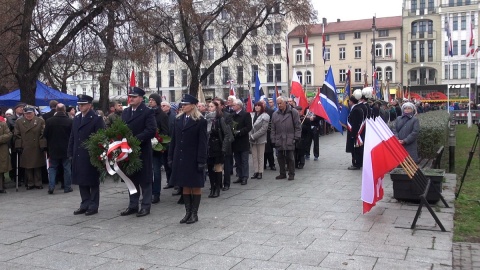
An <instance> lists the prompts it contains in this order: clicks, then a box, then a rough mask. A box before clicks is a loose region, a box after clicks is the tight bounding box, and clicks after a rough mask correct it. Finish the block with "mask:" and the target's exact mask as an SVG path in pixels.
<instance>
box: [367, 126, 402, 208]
mask: <svg viewBox="0 0 480 270" xmlns="http://www.w3.org/2000/svg"><path fill="white" fill-rule="evenodd" d="M385 126H386V124H385V122H383V120H382V119H381V118H380V117H377V118H376V119H375V120H374V119H372V118H368V119H366V127H367V128H366V133H365V144H364V145H365V148H364V152H363V169H362V192H361V197H362V201H363V213H364V214H365V213H367V212H369V211H370V210H371V209H372V208H373V206H375V204H376V203H377V202H378V201H380V200H381V199H382V198H383V177H384V176H385V174H386V173H388V172H390V171H391V170H392V169H394V168H395V167H397V166H398V165H399V164H400V163H401V162H403V161H404V160H405V158H407V156H408V153H407V152H406V151H405V149H404V148H403V146H402V145H400V143H399V142H398V139H397V138H395V136H393V133H392V132H391V130H390V129H389V128H388V126H387V127H386V128H385ZM402 149H403V150H402Z"/></svg>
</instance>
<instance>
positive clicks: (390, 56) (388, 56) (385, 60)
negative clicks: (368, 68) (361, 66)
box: [375, 55, 396, 62]
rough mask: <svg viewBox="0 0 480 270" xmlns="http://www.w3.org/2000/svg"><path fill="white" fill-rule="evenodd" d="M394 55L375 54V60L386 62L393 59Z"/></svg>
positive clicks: (394, 58)
mask: <svg viewBox="0 0 480 270" xmlns="http://www.w3.org/2000/svg"><path fill="white" fill-rule="evenodd" d="M395 60H396V57H393V56H392V55H384V56H375V61H379V62H388V61H395Z"/></svg>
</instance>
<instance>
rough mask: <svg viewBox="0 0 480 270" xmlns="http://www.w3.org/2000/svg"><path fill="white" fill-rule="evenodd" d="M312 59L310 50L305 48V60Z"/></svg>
mask: <svg viewBox="0 0 480 270" xmlns="http://www.w3.org/2000/svg"><path fill="white" fill-rule="evenodd" d="M311 60H312V51H310V49H308V50H307V49H305V61H308V62H310V61H311Z"/></svg>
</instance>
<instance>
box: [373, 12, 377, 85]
mask: <svg viewBox="0 0 480 270" xmlns="http://www.w3.org/2000/svg"><path fill="white" fill-rule="evenodd" d="M376 30H377V26H376V25H375V16H373V20H372V33H373V45H372V86H373V87H375V85H374V84H375V79H374V76H373V74H375V72H376V71H377V69H376V68H375V50H376V46H375V31H376ZM375 90H376V89H375Z"/></svg>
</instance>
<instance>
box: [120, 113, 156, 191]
mask: <svg viewBox="0 0 480 270" xmlns="http://www.w3.org/2000/svg"><path fill="white" fill-rule="evenodd" d="M122 120H123V121H124V122H125V123H126V124H127V126H128V127H129V128H130V130H131V131H132V134H133V136H135V137H136V138H137V139H138V140H139V141H140V142H141V143H140V148H141V149H140V151H141V154H140V159H141V160H142V164H143V167H142V169H141V170H140V171H138V172H136V173H134V174H133V175H129V177H130V180H132V182H133V183H136V184H148V183H152V181H153V166H152V155H153V150H152V138H153V137H154V136H155V132H157V123H156V121H155V111H154V110H152V109H149V108H147V106H146V105H145V104H144V103H141V104H140V105H138V107H137V109H136V110H135V111H133V112H132V107H131V106H130V107H128V108H127V109H125V110H123V113H122Z"/></svg>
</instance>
